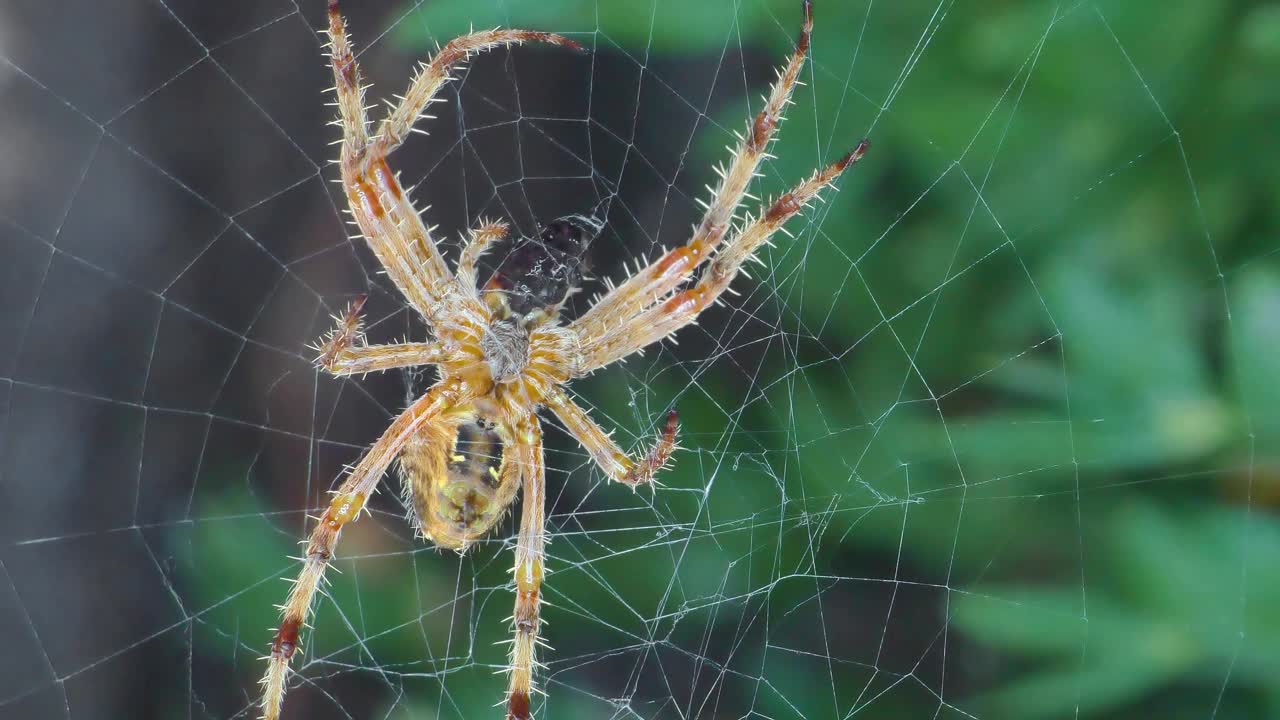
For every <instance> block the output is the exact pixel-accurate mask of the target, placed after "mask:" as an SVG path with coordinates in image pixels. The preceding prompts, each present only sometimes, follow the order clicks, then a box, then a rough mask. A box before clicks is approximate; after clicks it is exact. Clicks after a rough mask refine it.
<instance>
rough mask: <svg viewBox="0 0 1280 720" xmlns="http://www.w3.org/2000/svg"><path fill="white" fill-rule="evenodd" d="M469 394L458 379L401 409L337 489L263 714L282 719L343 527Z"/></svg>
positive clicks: (276, 654)
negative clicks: (405, 453) (399, 460)
mask: <svg viewBox="0 0 1280 720" xmlns="http://www.w3.org/2000/svg"><path fill="white" fill-rule="evenodd" d="M466 397H467V390H466V389H465V387H464V386H463V385H462V384H461V383H458V382H456V381H455V382H452V383H449V384H444V385H437V386H436V387H434V388H432V389H431V390H430V391H428V392H427V393H426V394H424V395H423V396H422V397H421V398H419V399H418V400H417V401H416V402H414V403H413V404H412V405H410V406H409V407H408V408H406V409H405V411H404V412H402V413H400V416H399V417H397V418H396V419H395V421H394V422H392V423H391V425H390V426H389V427H388V428H387V430H386V432H384V433H382V437H380V438H378V441H377V442H375V443H374V444H373V447H371V448H369V451H368V452H367V453H365V455H364V457H363V458H361V459H360V462H359V463H357V464H356V466H355V467H354V468H352V469H351V472H350V473H349V474H348V475H347V479H346V480H344V481H343V482H342V485H341V486H340V487H339V488H338V489H337V491H336V492H335V493H334V498H333V501H332V502H331V503H330V505H329V508H328V509H327V510H325V512H324V514H323V515H321V516H320V522H319V523H318V524H317V525H316V527H315V529H314V530H312V531H311V537H310V539H309V540H308V542H307V555H306V557H305V558H303V561H302V563H303V564H302V571H301V572H300V573H299V574H298V579H297V581H296V582H295V583H294V585H293V589H292V590H291V591H290V592H289V597H288V599H287V600H286V601H285V604H284V608H283V610H282V611H281V618H280V627H279V629H278V630H276V634H275V638H274V639H273V640H272V643H271V655H270V657H269V658H268V663H269V664H268V665H267V673H266V675H265V676H264V677H263V678H262V685H263V694H262V716H263V718H265V719H266V720H277V718H279V717H280V705H281V703H282V702H283V701H284V693H285V681H286V679H287V676H288V672H289V660H290V659H291V658H292V657H293V655H294V653H295V652H297V650H298V644H299V635H300V634H301V631H302V626H303V624H304V623H305V622H306V620H307V615H308V613H309V612H310V609H311V602H312V600H313V599H314V598H315V594H316V590H317V589H319V587H320V583H321V582H322V581H323V580H324V572H325V568H326V567H327V566H328V565H329V561H330V560H331V559H332V558H333V553H334V550H335V549H336V548H337V546H338V537H339V535H340V534H341V532H342V527H343V526H344V525H346V524H347V523H349V522H352V521H354V520H355V519H356V518H357V517H358V516H359V514H360V510H361V509H363V508H364V505H365V502H366V501H367V500H368V499H369V496H370V495H371V494H372V493H373V491H374V489H375V488H376V487H377V485H378V481H379V480H380V479H381V478H382V475H383V473H385V472H386V469H387V466H388V465H390V464H391V461H392V460H394V459H395V457H396V456H397V455H398V454H399V453H400V450H401V448H403V447H404V445H405V443H407V442H408V441H409V440H411V439H412V438H413V436H414V435H415V434H416V433H417V432H418V431H419V430H420V429H421V428H422V427H423V426H424V425H426V424H428V423H431V422H433V421H435V419H436V418H437V417H438V416H439V415H440V414H441V413H442V412H444V411H446V410H448V409H449V408H450V407H454V406H456V405H457V404H458V403H459V402H463V401H465V399H466Z"/></svg>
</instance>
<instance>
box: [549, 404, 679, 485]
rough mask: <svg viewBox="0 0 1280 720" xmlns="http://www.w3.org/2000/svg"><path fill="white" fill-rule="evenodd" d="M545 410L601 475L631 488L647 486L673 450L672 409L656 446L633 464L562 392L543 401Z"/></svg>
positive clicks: (674, 421) (675, 422)
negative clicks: (572, 439) (575, 442)
mask: <svg viewBox="0 0 1280 720" xmlns="http://www.w3.org/2000/svg"><path fill="white" fill-rule="evenodd" d="M547 406H548V407H550V408H551V411H552V412H553V413H555V416H556V417H557V418H559V419H560V422H561V423H562V424H563V425H564V427H565V429H566V430H568V431H569V434H570V435H572V436H573V438H574V439H575V440H577V441H578V443H579V444H580V445H582V447H583V448H585V449H586V451H587V452H588V453H589V454H590V455H591V459H592V460H594V461H595V463H596V465H598V466H599V467H600V469H601V470H603V471H604V474H605V475H608V476H609V477H610V478H612V479H614V480H616V481H618V482H620V483H625V484H627V485H630V486H631V487H632V488H636V487H639V486H640V485H644V484H646V483H649V482H651V481H652V480H653V476H654V474H655V473H656V472H657V471H658V470H660V469H662V467H663V466H665V465H666V463H667V459H668V458H670V457H671V453H672V452H673V451H674V450H675V448H676V430H677V429H679V417H678V416H677V415H676V411H675V409H674V408H673V409H671V410H669V411H667V420H666V423H665V424H664V425H663V427H662V432H661V433H660V434H659V435H658V440H657V442H656V443H654V446H653V447H652V448H650V449H649V452H648V454H646V455H645V456H644V458H643V459H641V460H636V459H634V458H632V457H631V456H630V455H627V454H626V453H625V452H623V451H622V448H620V447H618V444H617V443H615V442H614V441H613V438H611V437H609V433H606V432H605V431H604V430H602V429H601V428H600V426H599V425H598V424H596V421H595V420H592V419H591V416H590V415H588V414H587V411H586V410H584V409H582V407H581V406H579V405H578V404H577V403H575V402H574V401H573V400H572V399H571V398H569V397H568V396H567V395H565V394H564V393H563V392H561V391H559V390H557V391H556V392H555V394H553V395H552V396H551V397H550V398H548V399H547Z"/></svg>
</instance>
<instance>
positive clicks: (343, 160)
mask: <svg viewBox="0 0 1280 720" xmlns="http://www.w3.org/2000/svg"><path fill="white" fill-rule="evenodd" d="M329 62H330V65H331V66H332V68H333V79H334V88H335V92H336V93H337V99H338V100H337V104H338V120H337V124H338V125H340V126H341V127H342V152H341V154H340V160H339V164H340V166H341V169H342V185H343V189H344V190H345V191H346V195H347V204H348V207H349V212H350V213H351V214H352V216H353V217H354V219H355V222H356V225H357V226H359V228H360V231H361V233H362V234H363V235H364V237H365V238H366V239H367V240H368V242H369V247H370V249H372V250H373V253H374V255H376V256H377V258H378V262H379V263H380V264H381V265H382V267H383V269H385V270H386V273H387V276H388V277H390V278H391V281H392V282H394V283H395V285H396V287H397V288H399V289H400V292H401V294H403V295H404V296H405V299H406V300H408V301H409V304H411V305H413V307H414V308H415V309H417V310H418V312H419V313H421V314H422V316H423V317H425V318H427V319H428V321H430V320H431V318H432V314H433V305H435V304H437V303H436V301H437V300H438V299H439V298H438V296H439V294H440V287H441V283H442V281H444V280H445V279H447V278H448V277H449V271H448V268H447V267H445V264H444V260H443V259H442V258H441V257H440V253H439V252H438V251H437V250H436V249H435V246H434V245H433V244H432V243H431V241H430V238H429V237H428V236H427V231H426V228H425V227H424V226H423V225H422V220H421V219H420V218H419V217H418V214H417V212H415V211H414V210H413V207H412V205H411V204H410V203H409V202H408V200H407V199H406V198H405V196H404V190H403V188H401V187H400V181H399V180H397V179H396V178H395V177H394V176H393V175H392V173H391V169H390V168H389V167H387V165H386V163H385V162H377V163H372V164H370V163H368V162H367V161H366V157H367V156H368V151H369V140H370V139H369V129H368V119H367V118H366V115H365V108H364V86H363V85H362V78H361V73H360V66H359V64H358V63H356V59H355V55H354V53H353V51H352V48H351V39H350V36H348V35H347V25H346V21H345V20H344V19H343V17H342V14H341V12H340V11H339V8H338V0H329ZM406 206H407V210H408V212H406Z"/></svg>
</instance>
